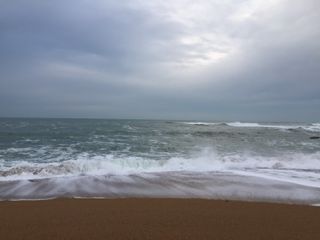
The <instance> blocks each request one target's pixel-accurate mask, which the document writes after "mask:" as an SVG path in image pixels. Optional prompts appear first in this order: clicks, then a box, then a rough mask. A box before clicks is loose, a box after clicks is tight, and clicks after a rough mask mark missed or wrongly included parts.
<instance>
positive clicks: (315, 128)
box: [183, 122, 320, 132]
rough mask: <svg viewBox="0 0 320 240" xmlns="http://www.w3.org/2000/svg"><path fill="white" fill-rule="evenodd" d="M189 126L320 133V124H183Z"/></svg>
mask: <svg viewBox="0 0 320 240" xmlns="http://www.w3.org/2000/svg"><path fill="white" fill-rule="evenodd" d="M183 123H184V124H188V125H195V126H230V127H243V128H275V129H286V130H289V129H302V130H305V131H310V132H320V123H312V124H296V125H294V124H288V125H285V124H261V123H246V122H226V123H221V122H220V123H213V122H183Z"/></svg>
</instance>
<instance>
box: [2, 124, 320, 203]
mask: <svg viewBox="0 0 320 240" xmlns="http://www.w3.org/2000/svg"><path fill="white" fill-rule="evenodd" d="M319 137H320V124H319V123H271V122H269V123H252V122H251V123H249V122H190V121H156V120H104V119H21V118H19V119H18V118H16V119H13V118H10V119H9V118H3V119H0V198H2V199H6V198H13V199H14V198H23V197H25V198H33V197H35V196H37V197H39V198H42V197H55V196H80V197H81V196H90V197H100V196H102V197H103V196H109V195H110V194H111V193H112V194H114V195H115V196H133V195H134V196H136V195H137V196H139V194H140V195H143V196H148V195H150V196H158V195H157V193H158V194H160V195H161V196H166V194H167V195H168V196H190V197H197V196H200V197H201V196H207V197H210V196H214V194H215V193H217V192H219V191H220V194H222V192H223V193H227V192H228V191H225V190H226V189H228V186H231V185H232V183H234V182H235V179H236V182H237V184H238V185H237V186H234V187H233V188H232V189H233V192H232V193H230V194H233V195H234V194H235V192H236V193H237V194H238V195H239V194H240V195H241V196H242V195H243V196H244V195H245V194H244V193H245V192H246V191H245V190H244V191H242V192H239V191H237V189H242V188H243V186H245V185H250V184H251V185H254V184H256V183H259V184H264V183H269V185H268V186H269V187H270V186H275V185H277V184H280V185H281V184H283V188H286V189H287V190H288V188H290V191H291V190H292V189H291V187H292V186H295V187H296V189H298V188H303V187H304V189H312V190H313V192H312V194H311V195H312V197H313V198H314V199H315V200H314V201H313V202H316V199H317V198H318V197H319V199H320V195H319V192H318V190H319V189H320V139H319ZM219 178H223V180H224V181H225V183H226V184H225V187H224V188H223V187H222V188H220V187H221V184H220V185H219V184H217V182H219ZM170 179H171V181H170ZM220 180H221V179H220ZM139 181H140V182H139ZM145 181H146V182H145ZM151 182H152V184H153V185H152V184H151ZM164 182H165V185H164V184H163V183H164ZM40 183H41V184H42V185H45V186H46V187H39V184H40ZM117 183H118V185H117ZM148 183H149V185H148ZM220 183H221V182H220ZM241 183H243V184H242V185H241ZM101 184H102V185H101ZM130 184H131V185H130ZM139 184H140V185H139ZM150 184H151V185H152V187H151V188H149V187H150V186H151V185H150ZM184 184H188V185H187V186H184V187H183V185H184ZM222 185H223V184H222ZM280 185H279V186H280ZM139 186H140V187H139ZM143 186H145V189H143ZM259 186H260V185H259ZM218 187H219V189H218ZM31 188H32V189H33V190H31ZM35 188H37V191H36V190H35ZM166 189H167V190H166ZM272 189H273V190H275V189H276V187H273V188H272ZM278 190H279V189H278ZM206 191H207V192H206ZM260 191H261V190H260ZM258 192H259V191H258V189H256V190H253V189H251V190H250V192H249V195H250V196H255V194H256V193H258ZM275 192H276V191H275ZM280 192H281V191H279V193H280ZM300 192H301V191H300ZM135 193H136V195H135ZM207 193H208V194H207ZM295 193H296V192H295V191H294V188H293V190H292V191H291V192H290V194H291V195H292V194H293V195H294V194H295ZM288 194H289V193H288ZM305 194H306V198H307V197H308V196H309V195H308V194H309V193H305ZM258 195H259V194H258ZM260 195H261V194H260ZM264 195H266V194H264ZM264 195H263V196H264ZM280 195H281V194H280ZM280 195H279V196H280ZM307 195H308V196H307ZM221 196H225V195H223V194H222V195H221ZM226 196H227V195H226ZM279 196H278V197H279ZM244 197H245V196H244ZM299 197H300V198H301V197H302V198H303V196H301V194H299ZM296 198H297V197H296ZM319 202H320V201H319Z"/></svg>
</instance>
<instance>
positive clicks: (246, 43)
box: [0, 0, 320, 122]
mask: <svg viewBox="0 0 320 240" xmlns="http://www.w3.org/2000/svg"><path fill="white" fill-rule="evenodd" d="M0 116H3V117H5V116H20V117H89V118H90V117H92V118H159V119H199V120H201V119H203V120H247V121H248V120H249V121H263V120H265V121H313V122H316V121H320V1H319V0H197V1H194V0H190V1H189V0H171V1H163V0H121V1H119V0H110V1H109V0H68V1H66V0H55V1H49V0H47V1H46V0H28V1H23V0H21V1H19V0H0Z"/></svg>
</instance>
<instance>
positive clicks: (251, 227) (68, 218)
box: [0, 198, 320, 240]
mask: <svg viewBox="0 0 320 240" xmlns="http://www.w3.org/2000/svg"><path fill="white" fill-rule="evenodd" d="M319 219H320V208H319V207H311V206H302V205H286V204H271V203H249V202H236V201H217V200H200V199H146V198H145V199H57V200H46V201H17V202H9V201H3V202H0V239H5V240H10V239H19V240H21V239H25V240H28V239H30V240H31V239H32V240H37V239H39V240H40V239H41V240H45V239H68V240H71V239H77V240H81V239H86V240H88V239H112V240H116V239H139V240H141V239H174V240H177V239H196V240H198V239H219V240H222V239H228V240H230V239H238V240H239V239H246V240H248V239H254V240H258V239H266V240H271V239H277V240H278V239H288V240H289V239H290V240H293V239H312V240H315V239H320V227H319V226H320V225H319Z"/></svg>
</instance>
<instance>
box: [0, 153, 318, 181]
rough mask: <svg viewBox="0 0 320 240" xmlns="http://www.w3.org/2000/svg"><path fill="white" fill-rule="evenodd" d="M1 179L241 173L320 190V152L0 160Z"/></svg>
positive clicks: (84, 156)
mask: <svg viewBox="0 0 320 240" xmlns="http://www.w3.org/2000/svg"><path fill="white" fill-rule="evenodd" d="M0 169H1V170H0V180H2V181H6V180H16V179H37V178H48V177H62V176H77V175H94V176H98V175H107V174H113V175H128V174H141V173H148V172H149V173H150V172H152V173H154V172H172V171H173V172H182V171H191V172H208V171H223V172H237V173H241V174H243V175H246V174H254V175H259V176H266V177H268V178H274V179H282V180H287V181H293V180H294V182H295V183H299V184H302V185H310V186H317V187H320V152H316V153H312V154H303V153H287V154H283V155H281V156H274V157H266V156H256V155H254V154H250V153H243V154H232V155H227V156H223V155H219V154H217V153H216V152H215V151H214V150H212V149H209V148H206V149H203V151H202V152H201V153H198V154H197V155H194V156H190V157H189V158H183V157H172V158H169V159H163V160H152V159H147V158H142V157H128V156H127V157H126V156H114V155H112V154H109V155H100V156H89V155H88V154H80V155H78V156H77V157H76V158H75V159H72V160H65V161H59V162H51V163H31V162H26V161H20V162H15V163H14V164H13V165H11V166H8V165H5V162H4V161H0Z"/></svg>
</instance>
